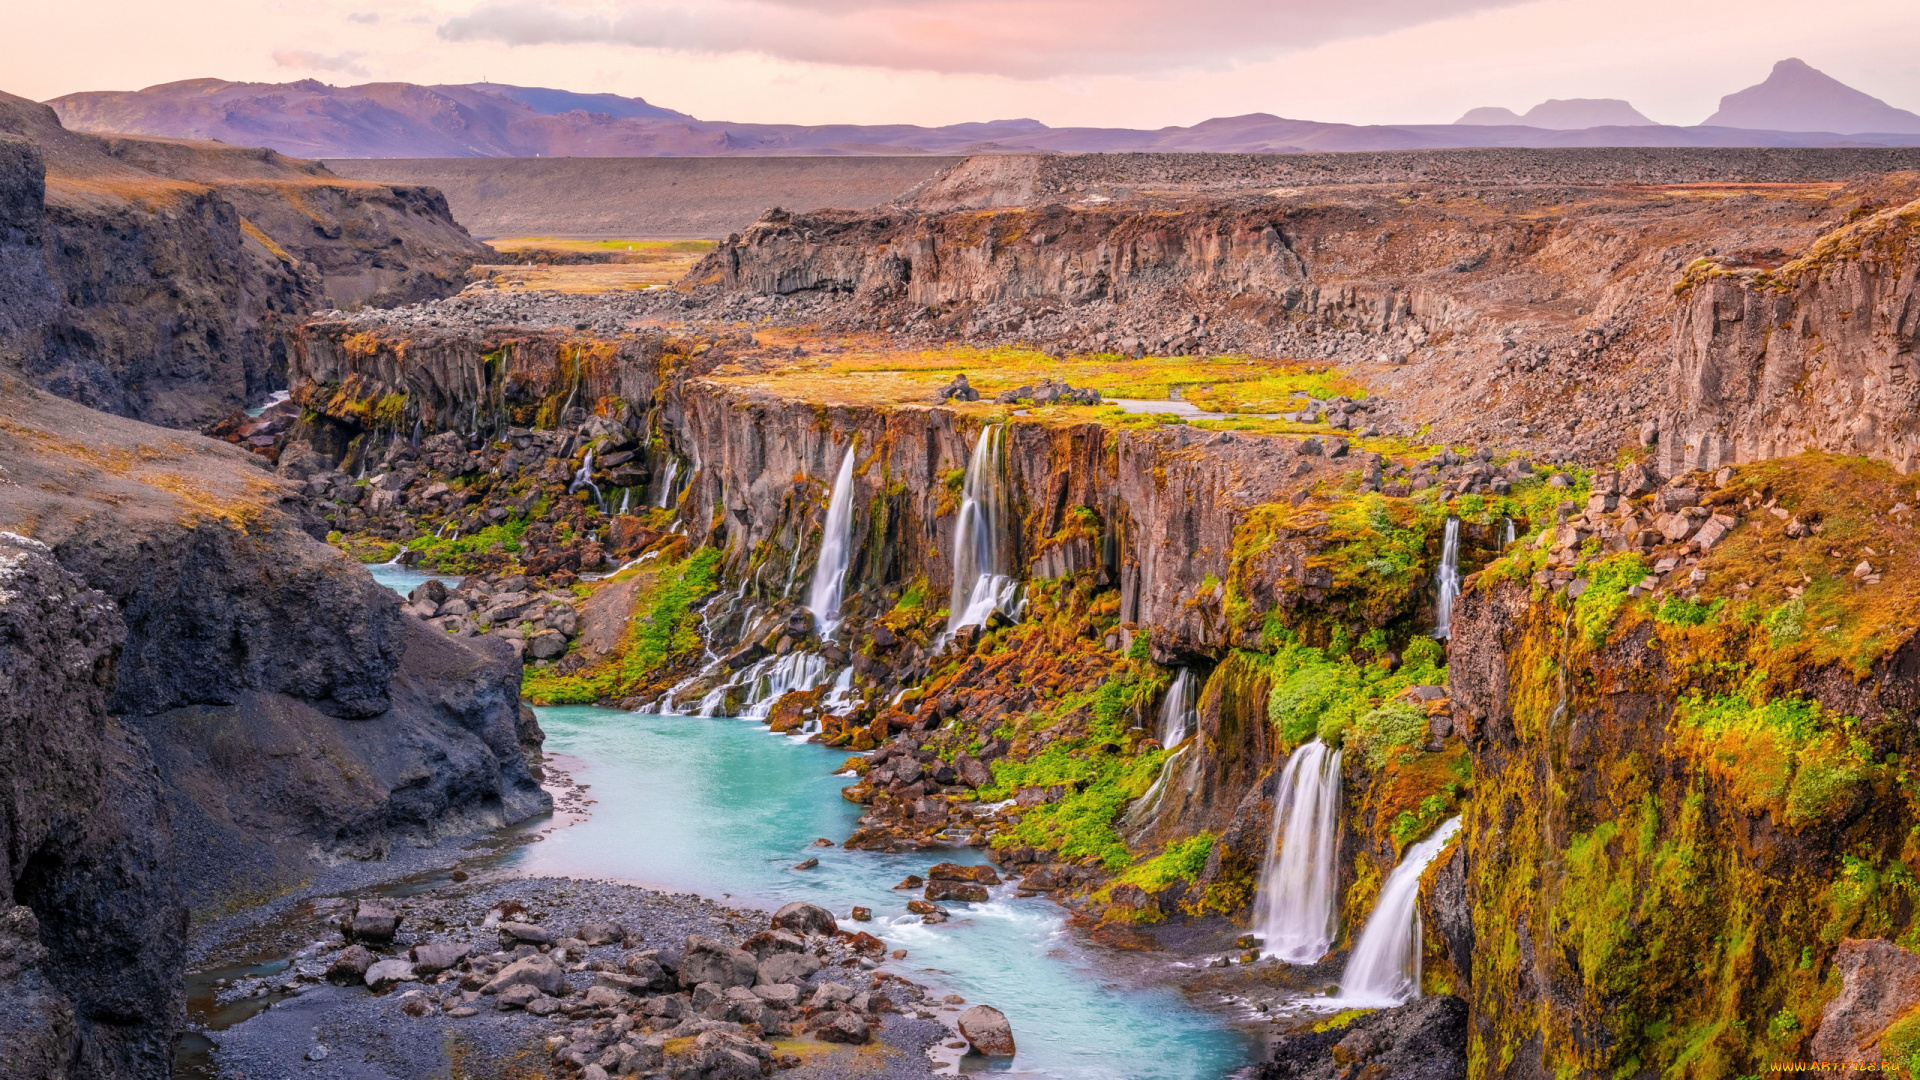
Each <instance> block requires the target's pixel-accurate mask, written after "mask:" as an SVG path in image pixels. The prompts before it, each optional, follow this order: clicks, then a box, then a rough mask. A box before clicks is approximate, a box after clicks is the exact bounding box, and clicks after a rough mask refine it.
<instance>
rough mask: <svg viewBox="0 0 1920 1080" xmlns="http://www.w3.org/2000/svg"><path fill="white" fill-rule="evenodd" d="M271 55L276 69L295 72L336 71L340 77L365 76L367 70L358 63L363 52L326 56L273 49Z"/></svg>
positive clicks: (302, 50)
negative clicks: (289, 69)
mask: <svg viewBox="0 0 1920 1080" xmlns="http://www.w3.org/2000/svg"><path fill="white" fill-rule="evenodd" d="M272 55H273V63H274V65H275V66H276V67H283V68H293V69H294V70H296V71H337V72H339V73H340V74H342V75H365V74H367V69H366V68H365V67H364V66H363V65H362V64H361V63H360V61H361V60H362V59H363V58H364V57H365V56H366V55H367V54H366V53H364V52H343V53H332V54H328V53H317V52H309V51H307V50H306V49H275V50H273V54H272Z"/></svg>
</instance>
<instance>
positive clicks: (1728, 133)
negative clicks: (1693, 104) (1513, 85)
mask: <svg viewBox="0 0 1920 1080" xmlns="http://www.w3.org/2000/svg"><path fill="white" fill-rule="evenodd" d="M47 104H49V105H51V106H52V107H53V108H54V109H55V110H56V111H57V112H58V113H59V114H60V119H61V120H62V121H63V122H64V123H65V124H66V125H67V126H68V127H69V128H73V129H76V130H80V131H89V132H102V133H106V132H116V133H121V134H129V135H159V136H167V137H173V138H188V139H215V140H219V141H221V142H227V143H234V144H239V145H245V146H265V147H270V148H272V149H274V150H278V151H280V152H281V153H283V154H291V155H294V156H298V157H309V158H444V157H685V156H753V155H779V154H793V155H838V154H863V155H882V154H959V153H969V154H971V153H995V152H1009V153H1012V152H1029V153H1030V152H1036V151H1037V152H1043V153H1045V152H1053V153H1125V152H1148V153H1151V152H1162V153H1179V152H1203V151H1211V152H1223V153H1289V152H1295V153H1297V152H1306V151H1330V150H1335V151H1337V150H1443V149H1456V148H1465V147H1476V146H1512V147H1555V146H1912V145H1920V116H1916V115H1915V114H1913V113H1910V112H1907V111H1905V110H1903V109H1896V108H1894V107H1893V106H1891V105H1888V104H1886V103H1885V102H1883V101H1880V100H1879V99H1878V98H1873V97H1869V96H1868V95H1866V94H1863V93H1861V92H1860V91H1857V90H1854V89H1852V88H1850V87H1847V86H1845V85H1843V84H1841V83H1839V82H1837V81H1835V80H1833V79H1832V78H1829V77H1828V76H1826V75H1823V74H1821V73H1820V72H1818V71H1815V70H1814V69H1812V68H1810V67H1808V66H1807V65H1806V64H1804V63H1802V62H1800V61H1798V60H1783V61H1781V62H1780V63H1779V64H1778V65H1776V66H1775V67H1774V70H1773V74H1772V75H1771V76H1769V77H1768V79H1767V80H1766V81H1765V82H1763V83H1760V84H1759V85H1757V86H1753V87H1749V88H1748V89H1746V90H1742V91H1740V92H1739V93H1736V94H1729V95H1728V96H1727V97H1725V98H1723V99H1721V103H1720V111H1719V112H1717V113H1715V114H1714V116H1713V117H1712V119H1710V120H1709V121H1708V123H1706V124H1703V125H1700V126H1698V127H1674V126H1670V125H1663V124H1656V123H1654V122H1653V121H1651V120H1649V119H1647V118H1646V117H1645V116H1643V115H1641V114H1640V113H1639V112H1638V111H1637V110H1635V109H1634V108H1633V106H1631V105H1629V104H1628V103H1627V102H1625V101H1620V100H1618V99H1612V98H1588V99H1572V100H1554V101H1548V102H1544V103H1542V104H1540V105H1537V106H1535V107H1534V108H1533V109H1531V110H1529V111H1528V112H1527V113H1526V114H1525V115H1524V116H1522V115H1519V114H1516V113H1514V112H1512V111H1511V110H1508V109H1504V108H1487V109H1475V110H1473V111H1472V112H1470V113H1468V114H1467V115H1466V116H1464V117H1462V118H1461V119H1460V121H1459V122H1457V123H1454V124H1388V125H1354V124H1325V123H1319V122H1317V121H1312V120H1289V119H1285V118H1283V117H1278V116H1272V115H1269V114H1267V113H1249V114H1247V115H1245V116H1231V117H1221V118H1217V119H1213V120H1206V121H1203V122H1201V123H1198V124H1195V125H1193V126H1191V127H1165V128H1159V129H1156V130H1136V129H1131V128H1055V127H1048V126H1047V125H1045V124H1042V123H1040V122H1039V121H1037V120H995V121H990V122H986V123H967V124H949V125H946V126H944V127H919V126H915V125H911V124H878V125H863V124H824V125H811V126H809V125H798V124H747V123H729V122H725V121H712V120H699V119H696V118H694V117H691V116H688V115H686V114H685V113H679V112H675V111H673V110H671V109H665V108H661V107H660V106H658V105H653V104H650V103H649V102H647V101H645V100H643V99H641V98H630V97H621V96H619V95H617V94H579V93H573V92H570V91H566V90H553V89H546V88H542V87H527V86H508V85H504V84H498V83H467V84H460V85H440V86H421V85H417V84H414V83H368V84H365V85H362V86H344V87H343V86H330V85H328V84H326V83H321V82H316V81H314V80H311V79H307V80H302V81H300V82H293V83H236V82H225V81H223V80H220V79H191V80H187V81H185V82H174V83H163V84H161V85H159V86H150V87H148V88H146V89H144V90H131V91H96V92H88V93H80V94H69V95H67V96H65V97H60V98H55V99H53V100H52V101H49V102H47Z"/></svg>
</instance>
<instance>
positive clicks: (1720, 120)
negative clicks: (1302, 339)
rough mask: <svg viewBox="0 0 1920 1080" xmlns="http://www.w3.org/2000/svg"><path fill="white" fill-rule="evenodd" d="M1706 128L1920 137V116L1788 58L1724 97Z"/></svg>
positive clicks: (1804, 63) (1708, 120)
mask: <svg viewBox="0 0 1920 1080" xmlns="http://www.w3.org/2000/svg"><path fill="white" fill-rule="evenodd" d="M1707 125H1708V126H1712V127H1733V128H1752V129H1756V130H1769V131H1837V132H1839V133H1841V134H1843V135H1857V134H1864V133H1868V132H1873V133H1883V132H1897V133H1902V134H1920V115H1915V114H1913V113H1910V112H1908V111H1907V110H1905V109H1896V108H1894V107H1893V106H1891V105H1889V104H1887V103H1886V102H1884V101H1881V100H1880V99H1879V98H1877V97H1873V96H1872V95H1870V94H1863V93H1861V92H1860V91H1858V90H1855V89H1854V88H1853V87H1851V86H1848V85H1847V84H1846V83H1843V82H1841V81H1840V80H1838V79H1836V78H1834V77H1833V76H1831V75H1828V74H1826V73H1824V72H1821V71H1816V70H1814V69H1813V68H1812V67H1810V66H1808V65H1807V63H1806V61H1804V60H1792V59H1789V60H1782V61H1780V62H1779V63H1777V64H1775V65H1773V73H1772V74H1770V75H1768V76H1767V79H1766V81H1765V82H1762V83H1759V84H1757V85H1754V86H1749V87H1747V88H1746V89H1745V90H1742V91H1740V92H1739V93H1737V94H1728V95H1727V96H1726V97H1723V98H1721V99H1720V111H1719V112H1717V113H1714V114H1713V115H1712V116H1709V117H1707Z"/></svg>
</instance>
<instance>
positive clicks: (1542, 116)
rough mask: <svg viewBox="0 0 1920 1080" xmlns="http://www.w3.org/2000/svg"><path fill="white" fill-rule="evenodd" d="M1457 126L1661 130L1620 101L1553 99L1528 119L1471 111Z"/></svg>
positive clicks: (1488, 110) (1507, 113)
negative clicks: (1642, 128) (1515, 125)
mask: <svg viewBox="0 0 1920 1080" xmlns="http://www.w3.org/2000/svg"><path fill="white" fill-rule="evenodd" d="M1454 123H1455V124H1456V125H1461V126H1474V127H1490V126H1499V125H1507V124H1522V125H1525V126H1527V127H1537V128H1546V129H1547V130H1549V131H1579V130H1583V129H1585V128H1597V127H1659V126H1660V125H1658V124H1656V123H1654V122H1653V121H1651V120H1649V119H1647V118H1646V117H1645V116H1642V115H1641V114H1640V110H1638V109H1636V108H1634V107H1633V106H1632V105H1629V104H1627V103H1626V102H1624V101H1621V100H1620V99H1619V98H1565V99H1561V98H1552V99H1549V100H1547V101H1543V102H1541V103H1540V104H1538V105H1535V106H1534V107H1533V108H1531V109H1528V110H1527V114H1526V115H1525V116H1520V115H1518V114H1516V113H1515V112H1514V111H1513V110H1512V109H1502V108H1498V107H1488V108H1479V109H1470V110H1468V112H1467V114H1466V115H1465V116H1462V117H1461V118H1460V119H1458V120H1455V121H1454Z"/></svg>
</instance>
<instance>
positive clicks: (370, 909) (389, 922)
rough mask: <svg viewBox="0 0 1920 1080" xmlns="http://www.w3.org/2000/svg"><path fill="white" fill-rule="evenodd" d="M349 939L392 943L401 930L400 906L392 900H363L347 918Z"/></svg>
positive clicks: (368, 943) (379, 943)
mask: <svg viewBox="0 0 1920 1080" xmlns="http://www.w3.org/2000/svg"><path fill="white" fill-rule="evenodd" d="M346 930H347V940H348V941H354V942H359V943H360V944H363V945H390V944H392V943H393V935H394V934H395V933H397V932H399V930H400V907H399V905H398V904H395V903H394V902H393V901H391V900H362V901H360V903H359V904H358V905H356V906H355V907H354V909H353V914H352V915H351V916H350V917H349V918H348V919H347V926H346Z"/></svg>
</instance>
